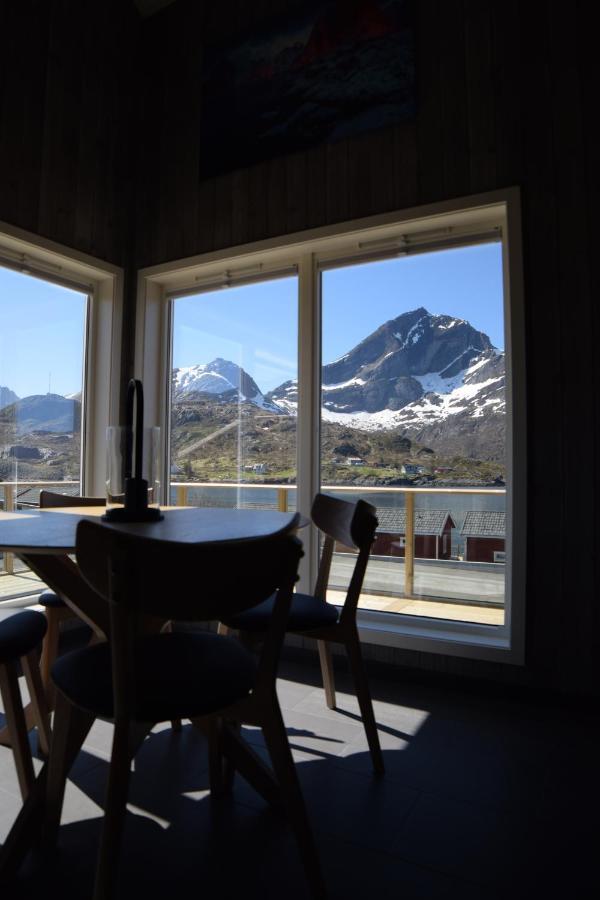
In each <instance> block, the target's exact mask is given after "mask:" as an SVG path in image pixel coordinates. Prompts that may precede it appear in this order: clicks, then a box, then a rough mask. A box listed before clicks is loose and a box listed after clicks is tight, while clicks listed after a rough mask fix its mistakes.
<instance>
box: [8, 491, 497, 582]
mask: <svg viewBox="0 0 600 900" xmlns="http://www.w3.org/2000/svg"><path fill="white" fill-rule="evenodd" d="M67 484H68V485H73V484H79V482H78V481H32V482H23V481H19V482H15V481H5V482H0V491H1V492H2V493H0V497H2V498H3V501H4V502H3V509H4V510H5V511H6V512H11V511H12V510H14V509H15V507H16V506H17V505H18V498H17V490H18V489H21V490H22V489H24V488H32V487H55V488H56V487H58V488H60V487H64V486H65V485H67ZM202 488H204V489H208V490H215V489H222V488H224V489H229V490H236V491H243V490H249V489H252V490H257V489H258V490H263V491H275V496H276V501H275V505H276V508H277V509H278V510H280V511H281V512H287V511H288V509H289V508H290V502H289V500H290V494H291V493H292V492H293V491H295V490H296V485H286V484H254V483H248V484H239V483H236V482H225V483H222V482H210V481H206V482H195V481H187V482H172V483H171V489H173V490H174V491H175V504H176V505H177V506H187V505H188V499H189V497H188V495H189V491H190V490H198V489H202ZM321 490H323V491H330V492H332V493H335V494H340V493H352V494H360V495H362V496H365V495H366V496H368V495H369V494H385V493H389V494H393V495H395V496H397V495H398V494H403V495H404V504H405V510H406V533H405V547H404V593H405V595H406V596H407V597H412V596H413V592H414V577H415V495H416V494H450V495H452V494H455V495H456V494H472V495H486V494H487V495H493V496H498V495H503V494H505V493H506V492H505V491H504V490H503V489H498V488H458V487H452V488H442V487H439V488H437V487H436V488H424V487H382V486H362V485H360V486H359V485H337V484H336V485H333V484H331V485H322V488H321ZM265 505H266V504H265ZM2 568H3V571H4V572H5V573H6V574H12V572H13V570H14V557H13V554H12V553H5V554H4V558H3V566H2Z"/></svg>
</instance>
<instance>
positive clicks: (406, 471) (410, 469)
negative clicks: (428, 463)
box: [400, 463, 427, 475]
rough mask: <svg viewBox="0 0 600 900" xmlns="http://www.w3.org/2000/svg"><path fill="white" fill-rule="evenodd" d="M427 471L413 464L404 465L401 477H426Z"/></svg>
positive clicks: (401, 468) (401, 467)
mask: <svg viewBox="0 0 600 900" xmlns="http://www.w3.org/2000/svg"><path fill="white" fill-rule="evenodd" d="M426 471H427V469H426V468H425V466H417V465H414V464H413V463H404V464H403V465H402V466H400V474H401V475H424V474H425V472H426Z"/></svg>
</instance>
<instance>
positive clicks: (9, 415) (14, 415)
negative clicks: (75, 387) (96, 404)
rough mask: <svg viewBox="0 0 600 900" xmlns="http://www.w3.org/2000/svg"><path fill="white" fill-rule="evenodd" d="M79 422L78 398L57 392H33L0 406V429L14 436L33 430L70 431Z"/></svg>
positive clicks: (74, 428) (79, 404)
mask: <svg viewBox="0 0 600 900" xmlns="http://www.w3.org/2000/svg"><path fill="white" fill-rule="evenodd" d="M80 423H81V402H80V401H79V400H73V399H67V398H66V397H61V395H60V394H32V395H31V396H30V397H24V398H23V399H22V400H17V401H16V402H14V403H11V404H9V405H8V406H5V407H4V409H2V410H0V429H1V430H2V432H3V433H4V432H6V431H7V430H10V431H11V432H12V433H13V434H14V436H16V437H20V436H22V435H25V434H29V433H31V432H35V431H48V432H53V433H56V434H66V433H71V432H73V431H78V430H79V428H80Z"/></svg>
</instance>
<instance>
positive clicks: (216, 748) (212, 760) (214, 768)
mask: <svg viewBox="0 0 600 900" xmlns="http://www.w3.org/2000/svg"><path fill="white" fill-rule="evenodd" d="M222 727H223V723H222V720H221V719H220V718H219V717H218V716H215V717H214V718H212V719H210V721H209V723H208V733H207V738H208V773H209V775H208V777H209V781H210V794H211V797H219V796H221V795H222V794H223V793H224V790H225V782H224V780H223V752H222V747H221V729H222Z"/></svg>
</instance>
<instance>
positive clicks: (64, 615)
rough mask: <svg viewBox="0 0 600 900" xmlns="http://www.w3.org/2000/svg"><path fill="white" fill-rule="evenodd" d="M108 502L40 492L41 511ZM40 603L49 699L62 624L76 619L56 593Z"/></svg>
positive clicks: (43, 664)
mask: <svg viewBox="0 0 600 900" xmlns="http://www.w3.org/2000/svg"><path fill="white" fill-rule="evenodd" d="M105 505H106V501H105V500H104V498H102V497H76V496H73V495H72V494H58V493H56V492H54V491H40V509H58V508H60V507H68V506H105ZM38 603H39V604H40V606H43V607H44V613H45V615H46V622H47V624H48V628H47V631H46V636H45V638H44V643H43V645H42V658H41V660H40V670H41V674H42V683H43V685H44V688H45V690H46V695H47V696H48V697H50V696H51V694H52V686H51V681H50V670H51V669H52V665H53V663H54V660H55V659H56V655H57V653H58V639H59V637H60V623H61V622H64V621H65V620H66V619H74V618H76V615H75V613H74V612H73V610H72V609H71V608H70V606H69V605H68V604H67V603H65V601H64V600H62V599H61V597H59V596H58V594H55V593H54V591H43V592H42V593H41V594H40V596H39V600H38Z"/></svg>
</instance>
